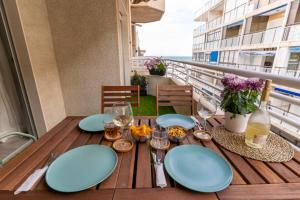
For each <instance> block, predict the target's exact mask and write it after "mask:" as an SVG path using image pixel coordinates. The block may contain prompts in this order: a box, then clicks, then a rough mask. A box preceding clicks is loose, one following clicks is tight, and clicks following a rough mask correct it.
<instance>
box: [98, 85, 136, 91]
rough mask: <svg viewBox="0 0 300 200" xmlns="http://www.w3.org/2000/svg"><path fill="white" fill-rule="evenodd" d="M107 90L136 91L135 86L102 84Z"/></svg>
mask: <svg viewBox="0 0 300 200" xmlns="http://www.w3.org/2000/svg"><path fill="white" fill-rule="evenodd" d="M102 88H103V89H104V91H105V92H107V91H137V88H138V87H137V86H102Z"/></svg>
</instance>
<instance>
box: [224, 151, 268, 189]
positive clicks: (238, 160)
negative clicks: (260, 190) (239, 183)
mask: <svg viewBox="0 0 300 200" xmlns="http://www.w3.org/2000/svg"><path fill="white" fill-rule="evenodd" d="M223 152H224V154H225V155H226V157H227V159H228V160H230V162H231V164H232V165H234V166H235V167H236V169H237V170H238V171H239V174H242V175H243V177H244V178H245V179H246V180H248V182H249V183H251V184H258V183H265V181H264V179H263V178H262V177H261V176H260V175H259V174H258V173H257V172H256V171H255V170H254V169H253V168H252V167H250V166H249V164H248V163H247V162H246V161H245V160H244V159H243V158H242V157H241V156H239V155H237V154H235V153H232V152H230V151H228V150H226V149H223Z"/></svg>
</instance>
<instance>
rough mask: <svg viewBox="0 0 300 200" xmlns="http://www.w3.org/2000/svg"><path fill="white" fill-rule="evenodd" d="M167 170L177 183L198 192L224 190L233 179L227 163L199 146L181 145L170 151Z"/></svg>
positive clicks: (166, 159)
mask: <svg viewBox="0 0 300 200" xmlns="http://www.w3.org/2000/svg"><path fill="white" fill-rule="evenodd" d="M165 168H166V170H167V172H168V174H169V175H170V176H171V177H172V178H173V179H174V180H175V181H176V182H178V183H179V184H181V185H183V186H185V187H187V188H189V189H191V190H194V191H198V192H217V191H220V190H223V189H225V188H226V187H228V186H229V184H230V183H231V181H232V177H233V176H232V171H231V167H230V166H229V164H228V163H227V161H225V160H224V159H223V158H222V157H221V156H219V155H218V154H216V153H214V152H213V151H211V150H209V149H207V148H204V147H201V146H199V145H181V146H178V147H175V148H173V149H172V150H170V151H169V152H168V153H167V155H166V157H165Z"/></svg>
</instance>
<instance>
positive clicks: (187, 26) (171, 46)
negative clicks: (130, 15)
mask: <svg viewBox="0 0 300 200" xmlns="http://www.w3.org/2000/svg"><path fill="white" fill-rule="evenodd" d="M165 2H166V7H165V13H164V15H163V17H162V19H161V20H160V21H157V22H151V23H145V24H142V27H138V28H137V30H138V35H139V41H140V47H141V49H143V50H146V54H145V56H192V44H193V29H194V28H195V27H196V26H197V25H198V24H199V23H196V22H194V17H195V12H196V11H197V10H198V9H200V8H201V6H202V5H203V4H204V3H205V2H206V0H165Z"/></svg>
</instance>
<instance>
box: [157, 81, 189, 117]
mask: <svg viewBox="0 0 300 200" xmlns="http://www.w3.org/2000/svg"><path fill="white" fill-rule="evenodd" d="M160 106H188V107H191V115H192V114H193V112H194V103H193V86H191V85H157V86H156V114H157V115H159V107H160Z"/></svg>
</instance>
